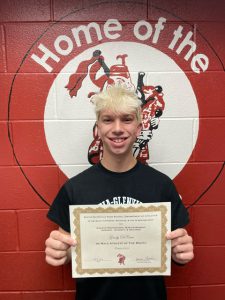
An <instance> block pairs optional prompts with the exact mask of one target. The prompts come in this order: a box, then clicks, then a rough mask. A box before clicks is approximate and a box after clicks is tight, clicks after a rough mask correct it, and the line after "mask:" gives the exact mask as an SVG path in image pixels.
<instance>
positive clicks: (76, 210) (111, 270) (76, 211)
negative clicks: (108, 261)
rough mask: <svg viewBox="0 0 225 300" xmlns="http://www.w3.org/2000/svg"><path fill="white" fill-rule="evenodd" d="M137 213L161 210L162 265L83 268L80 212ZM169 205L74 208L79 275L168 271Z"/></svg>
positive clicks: (77, 270)
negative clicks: (167, 236) (167, 215)
mask: <svg viewBox="0 0 225 300" xmlns="http://www.w3.org/2000/svg"><path fill="white" fill-rule="evenodd" d="M115 212H116V213H136V212H161V228H162V230H161V232H162V237H161V266H160V267H154V268H146V267H145V268H119V267H118V268H102V269H83V268H82V255H81V232H80V229H81V228H80V214H81V213H86V214H88V213H90V214H93V213H115ZM166 213H167V207H166V206H165V205H159V206H154V205H149V206H147V207H146V206H138V207H134V206H129V207H112V206H111V207H95V208H93V207H89V206H87V207H83V208H81V207H78V208H74V210H73V216H74V223H73V224H74V226H75V230H74V234H75V236H76V240H77V246H76V248H75V253H76V259H75V260H76V272H77V274H79V275H85V274H87V275H93V274H99V275H103V274H106V275H113V274H115V273H117V274H125V273H128V274H134V273H137V272H138V273H140V274H143V273H146V272H147V273H154V272H159V273H164V272H166V271H167V266H166V259H167V257H166V252H167V246H166V238H165V235H166V232H167V229H166V223H167V221H168V220H167V217H166Z"/></svg>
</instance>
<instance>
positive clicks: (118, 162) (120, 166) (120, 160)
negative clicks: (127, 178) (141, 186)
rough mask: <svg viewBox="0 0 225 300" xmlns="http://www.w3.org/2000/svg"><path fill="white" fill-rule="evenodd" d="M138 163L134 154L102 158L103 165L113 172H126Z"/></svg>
mask: <svg viewBox="0 0 225 300" xmlns="http://www.w3.org/2000/svg"><path fill="white" fill-rule="evenodd" d="M136 163H137V160H136V158H134V157H133V155H132V156H126V157H118V156H117V157H114V159H107V157H104V155H103V158H102V160H101V164H102V165H103V167H105V168H106V169H107V170H110V171H112V172H117V173H121V172H126V171H129V170H130V169H132V168H133V167H134V166H135V165H136Z"/></svg>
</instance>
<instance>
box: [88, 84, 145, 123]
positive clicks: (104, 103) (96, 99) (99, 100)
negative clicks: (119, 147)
mask: <svg viewBox="0 0 225 300" xmlns="http://www.w3.org/2000/svg"><path fill="white" fill-rule="evenodd" d="M92 102H93V103H94V105H95V114H96V119H97V120H98V119H99V116H100V113H101V111H103V110H110V111H112V112H114V113H133V112H134V113H135V114H136V117H137V121H138V122H140V123H141V101H140V100H139V99H138V97H137V95H136V94H135V92H134V91H130V90H128V89H127V88H125V87H123V86H115V85H112V86H110V87H108V89H106V90H104V91H102V92H100V93H98V94H95V95H94V96H93V97H92Z"/></svg>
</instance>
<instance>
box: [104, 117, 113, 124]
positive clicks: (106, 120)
mask: <svg viewBox="0 0 225 300" xmlns="http://www.w3.org/2000/svg"><path fill="white" fill-rule="evenodd" d="M102 121H103V122H104V123H110V122H111V121H112V119H110V118H104V119H103V120H102Z"/></svg>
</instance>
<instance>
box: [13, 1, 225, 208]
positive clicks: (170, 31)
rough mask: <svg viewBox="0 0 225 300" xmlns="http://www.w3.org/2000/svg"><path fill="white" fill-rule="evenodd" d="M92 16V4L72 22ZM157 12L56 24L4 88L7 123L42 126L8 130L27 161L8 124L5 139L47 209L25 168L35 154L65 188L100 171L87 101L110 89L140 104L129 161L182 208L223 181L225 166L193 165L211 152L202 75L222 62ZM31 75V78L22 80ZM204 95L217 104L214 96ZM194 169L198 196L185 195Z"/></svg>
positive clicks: (187, 29) (184, 26) (188, 29)
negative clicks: (167, 183)
mask: <svg viewBox="0 0 225 300" xmlns="http://www.w3.org/2000/svg"><path fill="white" fill-rule="evenodd" d="M103 5H104V7H105V8H106V7H108V6H110V5H112V4H107V3H104V4H103ZM121 5H122V4H121ZM139 5H140V6H142V5H144V4H139ZM90 9H95V5H93V6H92V7H89V8H88V9H82V10H76V11H74V12H71V14H70V15H72V14H80V13H83V14H84V15H85V13H86V14H88V11H89V10H90ZM153 9H154V10H155V15H157V16H158V18H157V21H156V22H150V21H146V20H136V21H134V22H130V23H123V22H122V21H120V20H118V19H117V18H116V15H115V16H112V18H111V19H108V20H106V21H104V22H82V24H77V23H76V24H75V25H74V24H73V23H64V24H63V25H62V24H59V22H55V23H53V24H51V26H49V27H48V28H47V29H46V30H45V31H44V32H43V33H42V35H41V36H40V37H39V38H38V39H37V40H36V41H34V43H33V45H32V46H31V48H30V49H29V50H28V51H27V53H26V54H25V56H24V58H23V60H22V61H21V64H20V66H19V68H18V70H17V72H16V75H15V76H14V79H13V82H12V86H11V90H10V96H9V104H8V108H9V110H8V124H10V121H11V120H15V119H18V120H23V119H26V120H27V119H28V120H29V119H32V120H34V119H35V120H37V121H38V122H37V127H36V129H35V130H36V132H35V134H33V132H32V133H31V129H29V125H28V124H27V125H26V126H27V127H26V128H23V127H21V128H20V129H18V130H16V131H15V130H14V131H13V137H14V139H17V137H18V136H20V138H22V139H23V143H24V145H25V147H26V148H27V149H29V157H27V156H26V151H25V152H24V151H21V150H20V149H16V148H15V147H14V144H13V139H12V131H11V128H10V126H8V135H9V140H10V143H11V146H12V149H13V153H14V157H15V159H16V162H17V164H18V165H19V166H20V169H21V172H22V173H23V175H24V176H25V178H26V179H27V181H28V183H29V184H30V186H31V187H32V188H33V189H34V190H35V192H36V193H37V194H38V195H39V197H40V199H41V200H42V201H44V202H45V203H46V204H47V205H49V203H50V201H51V200H52V199H46V198H45V197H44V196H43V195H41V193H40V192H39V191H38V189H37V188H36V183H37V182H36V181H37V180H38V178H37V176H35V175H33V177H32V175H29V176H28V175H27V174H26V171H25V169H24V168H23V166H24V165H26V164H32V163H34V162H35V161H37V149H38V156H39V159H40V161H41V162H40V164H45V165H57V166H58V168H59V172H60V173H61V176H62V177H63V178H64V180H66V179H67V178H70V177H71V176H73V175H76V174H77V173H79V172H80V171H82V170H84V169H85V168H87V167H88V166H89V165H90V164H95V163H97V162H98V161H99V160H100V159H101V157H102V154H103V149H102V144H101V140H100V139H99V137H98V135H97V132H96V128H95V116H94V112H93V104H92V101H91V99H92V96H93V95H94V94H95V93H98V92H99V91H101V90H104V89H107V88H108V87H109V86H110V85H112V84H124V85H126V87H127V88H128V89H133V90H135V91H136V93H137V95H138V97H139V99H140V101H141V102H142V117H143V121H142V131H141V134H140V136H139V137H138V138H137V140H136V142H135V144H134V148H133V154H134V156H135V157H137V159H139V160H140V161H142V162H143V163H148V164H151V165H152V166H153V167H155V168H157V169H158V170H160V171H162V172H164V173H166V174H167V175H169V176H170V177H171V178H173V179H174V181H175V182H176V184H177V186H178V190H179V191H180V193H181V196H182V198H183V200H184V202H185V203H186V204H189V206H191V205H194V204H195V203H196V202H197V201H199V199H200V198H201V196H202V195H203V194H204V193H206V192H207V191H208V189H209V188H210V187H211V186H212V185H213V183H214V182H215V181H216V180H217V178H218V177H219V176H220V174H221V172H222V170H223V167H224V163H223V164H221V166H220V169H219V170H215V172H214V173H213V172H212V174H211V177H210V178H209V177H208V176H207V177H206V176H204V172H205V170H204V169H203V168H202V170H200V171H199V168H201V166H200V165H199V164H195V161H196V153H197V154H198V157H199V156H200V157H201V153H202V155H203V156H204V151H207V149H203V148H202V147H201V146H200V145H201V144H202V143H203V141H204V140H205V139H210V136H208V135H207V131H206V130H204V122H201V120H202V118H204V117H205V116H207V113H208V104H207V101H206V99H205V101H203V99H202V98H201V93H202V91H203V90H204V88H205V84H206V83H205V77H204V76H203V74H204V72H205V71H210V70H211V68H213V66H215V65H221V64H222V62H221V60H220V58H219V57H218V55H217V53H216V52H215V50H214V49H213V48H212V47H211V45H210V44H209V42H208V41H207V39H206V37H204V36H203V35H202V34H201V33H200V32H199V31H196V30H194V28H193V27H192V25H191V24H189V23H188V22H185V21H184V20H181V19H180V18H179V17H176V19H177V22H174V23H170V22H168V21H167V16H168V15H170V13H169V12H168V11H165V10H162V9H160V8H158V7H153ZM67 17H68V15H67V16H65V17H64V18H62V19H61V20H60V22H62V21H66V18H67ZM194 31H195V33H196V35H197V38H194ZM222 67H223V69H224V66H222ZM30 72H34V73H35V76H32V75H29V74H27V73H30ZM18 75H21V76H18ZM37 78H38V81H37ZM24 81H25V82H26V84H24ZM21 87H22V89H23V93H21ZM40 89H41V90H42V92H41V93H40V92H39V91H40ZM18 94H19V97H18ZM199 95H200V96H199ZM210 97H211V98H213V101H214V105H215V106H216V105H217V98H216V97H215V94H214V91H212V95H209V98H210ZM28 98H29V101H28V100H27V99H28ZM18 107H21V109H20V110H18ZM34 107H38V109H36V110H35V111H34V110H33V108H34ZM23 108H26V109H23ZM216 130H219V128H217V129H216ZM22 133H23V136H22V137H21V134H22ZM219 143H220V141H218V145H215V147H219ZM199 153H200V154H199ZM196 168H198V172H199V174H201V176H202V178H201V180H200V181H199V183H198V184H199V186H198V188H197V189H196V193H195V194H191V195H189V194H188V193H187V194H186V193H185V190H184V191H183V193H182V189H183V188H182V187H183V185H184V184H185V182H187V181H188V180H189V178H190V177H191V174H192V173H193V172H195V170H196ZM37 172H40V171H38V170H37ZM187 198H188V199H189V200H188V201H189V202H186V199H187Z"/></svg>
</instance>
